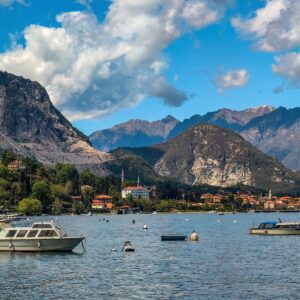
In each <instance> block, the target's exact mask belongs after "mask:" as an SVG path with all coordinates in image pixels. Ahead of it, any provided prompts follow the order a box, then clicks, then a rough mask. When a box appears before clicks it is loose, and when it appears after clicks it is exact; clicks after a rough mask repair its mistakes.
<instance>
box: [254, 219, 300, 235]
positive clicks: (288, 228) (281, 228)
mask: <svg viewBox="0 0 300 300" xmlns="http://www.w3.org/2000/svg"><path fill="white" fill-rule="evenodd" d="M250 234H255V235H300V222H282V221H281V220H280V221H279V222H263V223H261V224H260V225H259V226H258V227H253V228H251V229H250Z"/></svg>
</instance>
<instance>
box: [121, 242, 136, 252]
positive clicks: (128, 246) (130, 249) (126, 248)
mask: <svg viewBox="0 0 300 300" xmlns="http://www.w3.org/2000/svg"><path fill="white" fill-rule="evenodd" d="M134 250H135V249H134V248H133V247H132V246H131V243H130V242H129V241H126V242H125V243H124V245H123V248H122V251H124V252H133V251H134Z"/></svg>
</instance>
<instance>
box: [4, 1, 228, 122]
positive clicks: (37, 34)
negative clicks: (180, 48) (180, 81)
mask: <svg viewBox="0 0 300 300" xmlns="http://www.w3.org/2000/svg"><path fill="white" fill-rule="evenodd" d="M226 5H227V1H226V0H139V1H136V0H114V1H112V3H111V5H110V7H109V11H108V13H107V15H106V18H105V20H104V21H103V22H102V23H100V22H99V21H98V20H97V18H96V16H95V15H94V14H93V13H92V12H69V13H64V14H61V15H58V16H57V21H58V22H59V23H60V24H61V27H60V28H48V27H43V26H37V25H30V26H28V27H27V28H26V29H25V30H24V37H25V41H26V46H25V47H23V46H21V45H16V46H15V47H14V48H13V49H12V50H11V51H8V52H6V53H2V54H0V69H4V70H6V71H8V72H12V73H15V74H18V75H23V76H25V77H28V78H30V79H33V80H37V81H39V82H41V83H42V84H43V85H44V86H45V87H46V88H47V90H48V92H49V94H50V96H51V99H52V101H53V102H54V103H55V105H56V106H57V107H58V108H60V109H62V111H63V112H64V113H65V114H66V115H67V116H68V117H70V118H71V119H82V118H95V117H99V116H102V115H105V114H108V113H111V112H114V111H116V110H118V109H121V108H123V107H130V106H133V105H135V104H137V103H139V102H140V101H142V100H143V98H144V97H145V96H146V95H150V96H155V97H159V98H162V100H163V101H164V102H165V103H166V104H169V105H173V106H179V105H180V104H181V103H183V102H184V101H186V100H187V96H186V94H185V93H183V92H181V91H178V90H177V89H176V88H174V87H172V86H170V85H169V84H168V83H167V82H166V79H165V78H164V77H163V75H162V72H163V70H164V69H165V68H166V67H167V63H166V60H165V59H164V57H163V53H162V51H163V50H164V49H165V48H166V47H168V45H169V44H170V43H171V42H172V41H174V40H175V39H176V38H178V37H180V36H181V35H182V34H184V33H185V32H186V31H188V30H194V29H196V30H198V29H200V28H203V27H205V26H207V25H209V24H211V23H213V22H215V21H217V20H218V19H219V18H220V17H221V16H222V12H223V10H224V8H225V6H226Z"/></svg>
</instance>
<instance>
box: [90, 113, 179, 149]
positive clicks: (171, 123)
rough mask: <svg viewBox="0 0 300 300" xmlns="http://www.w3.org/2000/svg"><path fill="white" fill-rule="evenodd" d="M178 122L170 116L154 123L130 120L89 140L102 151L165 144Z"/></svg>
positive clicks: (92, 136)
mask: <svg viewBox="0 0 300 300" xmlns="http://www.w3.org/2000/svg"><path fill="white" fill-rule="evenodd" d="M178 122H179V121H178V120H176V119H175V118H174V117H172V116H170V115H169V116H167V117H166V118H164V119H162V120H159V121H154V122H148V121H143V120H130V121H128V122H126V123H122V124H119V125H116V126H114V127H112V128H111V129H105V130H101V131H96V132H94V133H93V134H91V135H90V137H89V138H90V141H91V142H92V144H93V146H94V147H95V148H97V149H99V150H102V151H110V150H113V149H116V148H119V147H142V146H148V145H152V144H156V143H160V142H163V141H164V140H165V139H166V137H167V136H168V135H169V133H170V131H171V130H172V129H173V128H174V127H175V126H176V125H177V124H178Z"/></svg>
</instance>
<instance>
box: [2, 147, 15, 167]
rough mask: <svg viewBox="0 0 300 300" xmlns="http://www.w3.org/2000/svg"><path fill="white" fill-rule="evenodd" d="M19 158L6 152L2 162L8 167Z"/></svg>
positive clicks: (8, 151)
mask: <svg viewBox="0 0 300 300" xmlns="http://www.w3.org/2000/svg"><path fill="white" fill-rule="evenodd" d="M16 158H17V156H16V155H15V154H14V153H13V152H12V151H10V150H5V151H3V152H2V154H1V162H2V163H3V164H4V165H5V166H7V165H8V164H9V163H10V162H12V161H14V160H15V159H16Z"/></svg>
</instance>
